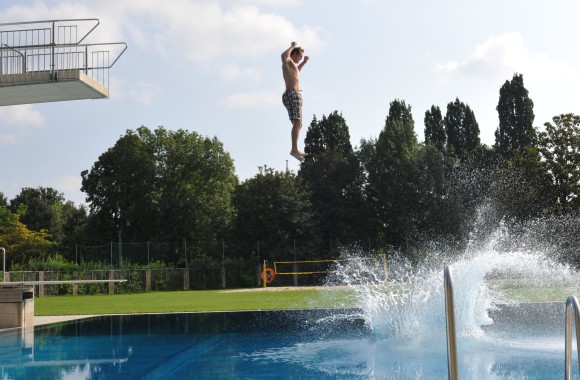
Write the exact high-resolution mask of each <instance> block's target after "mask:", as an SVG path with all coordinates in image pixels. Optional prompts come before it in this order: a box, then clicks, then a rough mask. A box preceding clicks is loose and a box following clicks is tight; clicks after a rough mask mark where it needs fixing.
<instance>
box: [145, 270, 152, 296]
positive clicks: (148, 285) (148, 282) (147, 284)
mask: <svg viewBox="0 0 580 380" xmlns="http://www.w3.org/2000/svg"><path fill="white" fill-rule="evenodd" d="M145 290H146V291H150V290H151V269H147V270H146V271H145Z"/></svg>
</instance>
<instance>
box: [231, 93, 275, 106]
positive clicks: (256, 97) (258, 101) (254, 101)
mask: <svg viewBox="0 0 580 380" xmlns="http://www.w3.org/2000/svg"><path fill="white" fill-rule="evenodd" d="M281 103H282V100H281V95H280V94H276V93H273V92H241V93H238V94H234V95H230V96H228V97H227V98H225V99H222V100H221V101H220V104H223V105H225V106H226V107H229V108H257V107H269V106H272V105H279V104H281Z"/></svg>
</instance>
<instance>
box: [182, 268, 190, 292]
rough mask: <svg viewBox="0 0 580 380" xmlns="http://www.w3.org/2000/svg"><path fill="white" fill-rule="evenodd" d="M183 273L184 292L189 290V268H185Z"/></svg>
mask: <svg viewBox="0 0 580 380" xmlns="http://www.w3.org/2000/svg"><path fill="white" fill-rule="evenodd" d="M183 271H184V272H183V290H189V268H185V269H184V270H183Z"/></svg>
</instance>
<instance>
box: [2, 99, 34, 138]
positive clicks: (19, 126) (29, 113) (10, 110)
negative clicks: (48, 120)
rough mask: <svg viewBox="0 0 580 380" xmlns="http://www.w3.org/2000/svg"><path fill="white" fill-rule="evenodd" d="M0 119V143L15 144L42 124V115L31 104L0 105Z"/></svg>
mask: <svg viewBox="0 0 580 380" xmlns="http://www.w3.org/2000/svg"><path fill="white" fill-rule="evenodd" d="M0 120H2V123H1V124H0V144H16V143H18V142H19V141H20V139H21V138H22V137H24V136H27V135H28V134H30V132H31V130H32V129H34V128H38V127H41V126H43V125H44V117H43V116H42V114H41V113H40V112H39V111H38V110H36V109H34V107H33V106H32V105H31V104H25V105H17V106H6V107H0Z"/></svg>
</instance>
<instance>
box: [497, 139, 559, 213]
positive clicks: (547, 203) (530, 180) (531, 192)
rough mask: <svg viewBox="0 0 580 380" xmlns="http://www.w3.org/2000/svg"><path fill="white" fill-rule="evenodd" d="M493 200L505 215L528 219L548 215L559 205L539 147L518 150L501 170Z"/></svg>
mask: <svg viewBox="0 0 580 380" xmlns="http://www.w3.org/2000/svg"><path fill="white" fill-rule="evenodd" d="M491 199H492V201H493V204H494V206H495V209H496V211H497V212H498V213H499V216H500V217H501V218H507V219H509V220H517V221H526V220H528V219H530V218H536V217H540V216H544V215H547V214H548V212H549V211H550V210H551V209H552V208H553V207H554V204H555V200H554V191H553V186H552V181H551V178H550V174H549V173H548V172H547V171H546V168H545V166H544V164H543V163H542V160H541V156H540V153H539V151H538V149H536V148H532V147H529V146H528V147H526V148H522V149H521V150H517V151H515V154H514V156H513V158H512V159H511V160H509V161H508V162H507V165H506V167H504V168H502V169H500V170H499V172H498V175H497V177H496V179H495V181H494V182H493V184H492V196H491Z"/></svg>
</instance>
